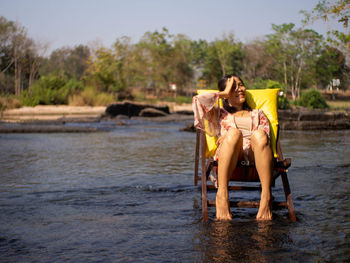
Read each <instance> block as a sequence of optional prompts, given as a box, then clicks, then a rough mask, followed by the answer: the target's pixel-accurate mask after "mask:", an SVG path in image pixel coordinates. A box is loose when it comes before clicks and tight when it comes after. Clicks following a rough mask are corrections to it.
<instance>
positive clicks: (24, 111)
mask: <svg viewBox="0 0 350 263" xmlns="http://www.w3.org/2000/svg"><path fill="white" fill-rule="evenodd" d="M130 105H131V106H130ZM130 105H128V107H134V106H135V105H136V106H137V107H139V104H132V103H130ZM161 107H164V105H161ZM168 108H169V109H168V113H166V114H161V115H159V116H151V115H147V114H145V115H144V116H129V117H130V118H132V119H138V120H146V121H148V120H152V121H157V122H176V121H177V122H178V121H182V122H186V123H187V127H186V128H184V130H187V131H193V130H194V127H193V124H192V123H193V122H192V120H193V113H192V108H191V105H190V104H186V105H170V106H169V107H168ZM147 109H148V110H149V111H148V114H150V113H152V114H154V113H157V112H156V110H155V109H153V111H150V109H149V108H147ZM146 113H147V111H146ZM349 113H350V111H329V110H327V111H326V110H309V109H305V108H295V109H290V110H279V111H278V115H279V124H280V128H281V130H326V129H327V130H332V129H333V130H339V129H350V114H349ZM129 117H128V116H126V115H125V114H117V115H114V116H111V115H110V114H108V110H107V107H88V106H83V107H76V106H66V105H60V106H42V105H40V106H36V107H23V108H18V109H11V110H6V111H4V112H2V113H1V118H0V132H1V133H11V132H95V131H100V130H104V129H101V128H98V127H91V126H92V125H91V123H100V122H103V121H113V122H115V123H116V125H123V121H124V120H126V119H129ZM74 123H79V124H81V125H79V126H78V125H72V124H74Z"/></svg>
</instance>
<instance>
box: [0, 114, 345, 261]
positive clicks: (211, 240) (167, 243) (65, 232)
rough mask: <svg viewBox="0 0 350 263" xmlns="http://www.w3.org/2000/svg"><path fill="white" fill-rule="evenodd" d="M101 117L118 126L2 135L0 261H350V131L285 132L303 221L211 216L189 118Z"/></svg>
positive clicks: (278, 190)
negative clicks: (205, 217)
mask: <svg viewBox="0 0 350 263" xmlns="http://www.w3.org/2000/svg"><path fill="white" fill-rule="evenodd" d="M97 125H109V126H110V127H112V128H111V129H109V130H108V131H105V132H97V133H56V134H55V133H50V134H42V133H40V134H35V133H31V134H0V262H281V261H283V262H349V261H350V249H349V247H350V130H345V131H314V132H300V131H288V132H282V133H281V143H282V147H283V152H284V155H285V156H286V157H291V158H292V162H293V163H292V167H291V168H290V169H289V173H288V175H289V181H290V184H291V190H292V193H293V199H294V203H295V209H296V213H297V222H296V223H291V222H290V221H289V219H288V218H287V212H286V210H279V211H275V212H274V220H273V221H272V222H257V221H256V220H255V219H254V218H255V215H256V212H257V209H252V208H245V209H243V208H240V209H232V212H233V217H234V218H233V220H232V222H217V221H215V220H214V218H215V209H214V208H211V209H210V210H209V222H208V223H203V222H202V220H201V200H200V190H199V189H198V187H195V186H193V163H194V143H195V134H193V133H187V132H180V131H179V128H182V127H184V123H183V122H178V123H155V122H143V121H136V120H132V121H128V122H127V123H126V125H123V126H113V123H101V124H97ZM239 194H240V193H234V195H233V197H239ZM249 195H251V197H252V198H253V199H254V198H255V199H257V200H258V194H255V193H249ZM274 196H275V198H276V199H277V200H281V201H283V198H284V196H283V190H282V186H281V182H280V179H278V181H277V184H276V187H275V188H274Z"/></svg>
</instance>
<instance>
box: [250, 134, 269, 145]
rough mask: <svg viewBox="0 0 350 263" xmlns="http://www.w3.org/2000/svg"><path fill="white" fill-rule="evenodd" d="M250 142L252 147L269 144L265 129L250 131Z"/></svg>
mask: <svg viewBox="0 0 350 263" xmlns="http://www.w3.org/2000/svg"><path fill="white" fill-rule="evenodd" d="M251 143H252V146H253V147H265V146H267V145H269V138H268V136H267V134H266V132H265V131H263V130H257V131H254V132H253V133H252V138H251Z"/></svg>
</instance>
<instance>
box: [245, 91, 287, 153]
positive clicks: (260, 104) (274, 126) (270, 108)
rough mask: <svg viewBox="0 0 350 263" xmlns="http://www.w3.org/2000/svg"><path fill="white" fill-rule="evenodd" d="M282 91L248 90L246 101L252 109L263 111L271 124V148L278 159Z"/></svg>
mask: <svg viewBox="0 0 350 263" xmlns="http://www.w3.org/2000/svg"><path fill="white" fill-rule="evenodd" d="M279 92H280V89H251V90H246V101H247V103H248V105H249V107H251V108H252V109H260V110H262V111H263V112H264V113H265V115H266V117H267V118H268V119H269V122H270V132H271V147H272V151H273V155H274V156H275V157H276V158H277V149H276V140H277V130H278V105H277V103H278V100H277V98H278V93H279Z"/></svg>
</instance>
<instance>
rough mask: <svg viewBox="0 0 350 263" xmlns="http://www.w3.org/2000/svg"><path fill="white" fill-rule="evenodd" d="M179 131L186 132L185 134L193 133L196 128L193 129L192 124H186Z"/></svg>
mask: <svg viewBox="0 0 350 263" xmlns="http://www.w3.org/2000/svg"><path fill="white" fill-rule="evenodd" d="M180 131H186V132H195V131H196V128H195V127H194V124H193V123H187V125H186V127H185V128H181V129H180Z"/></svg>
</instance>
